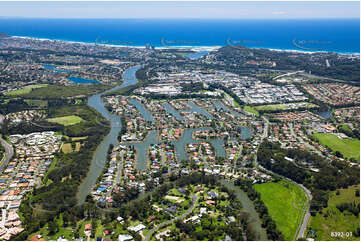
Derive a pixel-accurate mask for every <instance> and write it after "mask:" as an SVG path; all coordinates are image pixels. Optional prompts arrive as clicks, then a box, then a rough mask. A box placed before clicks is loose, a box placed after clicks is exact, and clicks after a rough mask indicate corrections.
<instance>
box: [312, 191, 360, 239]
mask: <svg viewBox="0 0 361 242" xmlns="http://www.w3.org/2000/svg"><path fill="white" fill-rule="evenodd" d="M357 191H358V195H359V191H360V186H359V185H356V186H350V187H348V188H346V189H339V190H336V191H333V192H330V193H329V196H330V199H329V201H328V203H327V207H326V208H323V209H322V210H321V211H320V212H319V213H317V214H316V216H314V217H312V218H311V221H310V224H309V228H308V230H309V232H308V237H315V239H317V240H353V241H356V240H359V239H360V197H359V196H357ZM336 231H337V232H343V233H344V237H338V238H337V237H334V236H332V235H331V232H336ZM346 232H347V233H348V234H347V235H348V236H346ZM350 232H351V233H352V236H350V235H351V233H350Z"/></svg>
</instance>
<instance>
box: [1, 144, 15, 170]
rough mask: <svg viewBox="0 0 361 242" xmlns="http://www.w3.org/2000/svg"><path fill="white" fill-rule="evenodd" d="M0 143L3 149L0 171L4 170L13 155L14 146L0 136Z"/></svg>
mask: <svg viewBox="0 0 361 242" xmlns="http://www.w3.org/2000/svg"><path fill="white" fill-rule="evenodd" d="M0 143H1V145H2V146H3V147H4V149H5V156H4V158H3V159H2V161H1V165H0V171H2V170H4V168H5V167H6V166H7V164H8V163H9V161H10V160H11V158H12V157H13V155H14V148H13V146H12V145H10V144H8V143H7V142H6V141H5V140H4V139H3V138H2V137H0Z"/></svg>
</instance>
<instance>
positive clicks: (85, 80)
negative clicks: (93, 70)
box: [68, 77, 99, 84]
mask: <svg viewBox="0 0 361 242" xmlns="http://www.w3.org/2000/svg"><path fill="white" fill-rule="evenodd" d="M68 79H69V80H70V81H72V82H74V83H78V84H84V83H99V82H98V81H96V80H91V79H84V78H80V77H69V78H68Z"/></svg>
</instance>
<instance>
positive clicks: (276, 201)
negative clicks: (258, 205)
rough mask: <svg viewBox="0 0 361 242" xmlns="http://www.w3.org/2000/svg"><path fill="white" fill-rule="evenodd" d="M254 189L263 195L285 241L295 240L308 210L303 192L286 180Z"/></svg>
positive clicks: (255, 186)
mask: <svg viewBox="0 0 361 242" xmlns="http://www.w3.org/2000/svg"><path fill="white" fill-rule="evenodd" d="M254 188H255V189H256V191H257V192H259V193H260V194H261V200H262V201H263V202H264V203H265V205H266V207H267V208H268V213H269V215H270V216H271V217H272V219H273V220H274V221H275V222H276V225H277V228H278V229H279V230H280V231H281V233H282V234H283V237H284V238H285V240H294V239H295V237H294V236H295V233H296V231H297V229H298V226H299V224H300V223H301V222H302V217H303V214H304V213H305V209H306V208H307V197H306V195H305V193H304V192H303V190H302V189H301V188H300V187H298V186H297V185H295V184H293V183H290V182H287V181H285V180H283V181H280V182H268V183H263V184H255V185H254Z"/></svg>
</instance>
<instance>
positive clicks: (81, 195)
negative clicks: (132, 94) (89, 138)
mask: <svg viewBox="0 0 361 242" xmlns="http://www.w3.org/2000/svg"><path fill="white" fill-rule="evenodd" d="M140 68H141V66H140V65H138V66H135V67H131V68H129V69H127V70H126V71H125V72H124V73H123V81H124V82H123V83H122V84H121V85H119V86H116V87H114V88H112V89H110V90H107V91H105V92H102V93H99V94H96V95H94V96H91V97H90V98H89V99H88V105H89V106H91V107H92V108H95V109H96V110H97V111H98V112H99V113H101V115H102V116H103V117H104V118H106V119H107V120H109V121H110V124H111V129H110V132H109V133H108V135H107V136H105V138H104V139H103V141H102V142H101V143H100V145H98V147H97V149H96V150H95V152H94V154H93V159H92V161H91V164H90V168H89V171H88V174H87V176H86V178H85V180H84V181H83V183H82V184H81V185H80V187H79V191H78V194H77V199H78V204H83V203H84V201H85V199H86V196H87V195H88V194H89V191H90V189H91V188H92V186H93V185H94V184H95V182H96V180H97V178H98V177H99V175H100V174H101V172H102V170H103V167H104V165H105V162H106V156H107V151H108V148H109V145H110V144H114V145H116V144H117V143H118V134H119V132H120V128H121V121H120V117H119V116H117V115H112V114H110V113H109V112H108V110H107V109H106V108H105V107H104V102H103V100H102V97H101V96H102V95H104V94H107V93H109V92H111V91H115V90H118V89H120V88H123V87H127V86H130V85H134V84H136V83H137V82H138V80H137V78H136V77H135V72H136V71H137V70H139V69H140Z"/></svg>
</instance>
